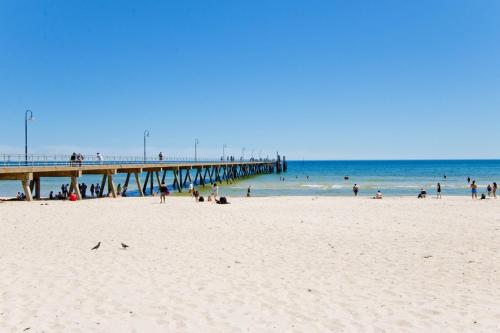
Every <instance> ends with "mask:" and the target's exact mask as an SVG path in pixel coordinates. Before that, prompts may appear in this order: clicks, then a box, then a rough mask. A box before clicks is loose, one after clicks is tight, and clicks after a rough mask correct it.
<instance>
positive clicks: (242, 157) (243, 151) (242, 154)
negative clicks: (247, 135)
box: [241, 147, 246, 161]
mask: <svg viewBox="0 0 500 333" xmlns="http://www.w3.org/2000/svg"><path fill="white" fill-rule="evenodd" d="M245 150H246V148H245V147H243V149H242V150H241V160H242V161H244V160H245Z"/></svg>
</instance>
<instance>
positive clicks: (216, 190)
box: [212, 183, 219, 199]
mask: <svg viewBox="0 0 500 333" xmlns="http://www.w3.org/2000/svg"><path fill="white" fill-rule="evenodd" d="M212 196H213V197H214V199H216V198H217V197H218V196H219V188H218V187H217V183H214V186H212Z"/></svg>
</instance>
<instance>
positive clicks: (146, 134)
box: [144, 130, 149, 162]
mask: <svg viewBox="0 0 500 333" xmlns="http://www.w3.org/2000/svg"><path fill="white" fill-rule="evenodd" d="M146 138H149V131H148V130H145V131H144V162H146Z"/></svg>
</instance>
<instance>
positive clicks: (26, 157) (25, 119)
mask: <svg viewBox="0 0 500 333" xmlns="http://www.w3.org/2000/svg"><path fill="white" fill-rule="evenodd" d="M28 115H29V118H28ZM34 119H35V118H34V117H33V112H31V110H26V112H25V113H24V163H25V164H26V165H28V120H30V121H31V120H34Z"/></svg>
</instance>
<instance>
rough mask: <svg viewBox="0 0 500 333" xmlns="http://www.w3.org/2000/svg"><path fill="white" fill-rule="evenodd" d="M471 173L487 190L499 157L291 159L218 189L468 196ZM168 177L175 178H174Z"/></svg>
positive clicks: (8, 189) (2, 186) (47, 186)
mask: <svg viewBox="0 0 500 333" xmlns="http://www.w3.org/2000/svg"><path fill="white" fill-rule="evenodd" d="M445 175H446V178H445V177H444V176H445ZM169 176H170V175H169ZM345 176H348V177H349V179H347V180H345V179H344V177H345ZM468 177H470V179H471V180H475V181H476V183H477V184H478V185H479V191H478V193H479V194H481V193H484V192H485V191H486V186H487V185H488V184H493V182H497V183H498V182H499V181H500V160H413V161H410V160H404V161H289V162H288V172H286V173H282V174H270V175H259V176H255V177H251V178H247V179H243V180H239V181H237V182H235V183H233V184H223V186H222V187H220V189H219V192H220V194H221V195H224V196H227V197H234V196H245V195H246V192H247V188H248V187H249V186H251V187H252V190H251V195H252V196H350V195H352V186H353V185H354V184H358V185H359V187H360V193H359V195H360V196H373V195H374V194H375V192H376V191H377V190H380V191H382V193H383V194H384V196H417V194H418V192H419V190H420V188H422V187H423V188H425V189H426V190H427V191H428V192H429V194H430V195H433V194H435V188H436V183H438V182H440V183H441V185H442V190H443V196H446V195H452V196H465V195H469V192H470V191H469V188H468V183H467V178H468ZM100 179H101V178H100V176H94V175H85V176H83V177H81V178H80V182H85V183H86V184H91V183H94V184H95V183H98V182H100ZM142 179H144V175H143V177H142ZM280 179H281V180H280ZM283 179H284V180H283ZM124 180H125V175H116V176H115V183H116V184H118V183H122V184H123V182H124ZM167 180H168V181H169V182H171V178H167ZM63 182H64V183H69V179H65V178H43V179H42V195H44V196H46V195H48V193H49V191H51V190H53V191H54V192H55V193H57V192H58V191H59V188H60V186H61V184H62V183H63ZM134 184H135V182H132V181H131V185H130V189H129V195H130V196H134V195H137V192H135V191H134V189H133V186H134ZM208 187H209V186H207V188H208ZM18 191H21V185H20V182H12V181H0V197H13V196H15V195H16V193H17V192H18ZM206 191H208V189H206ZM172 193H173V192H172Z"/></svg>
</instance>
